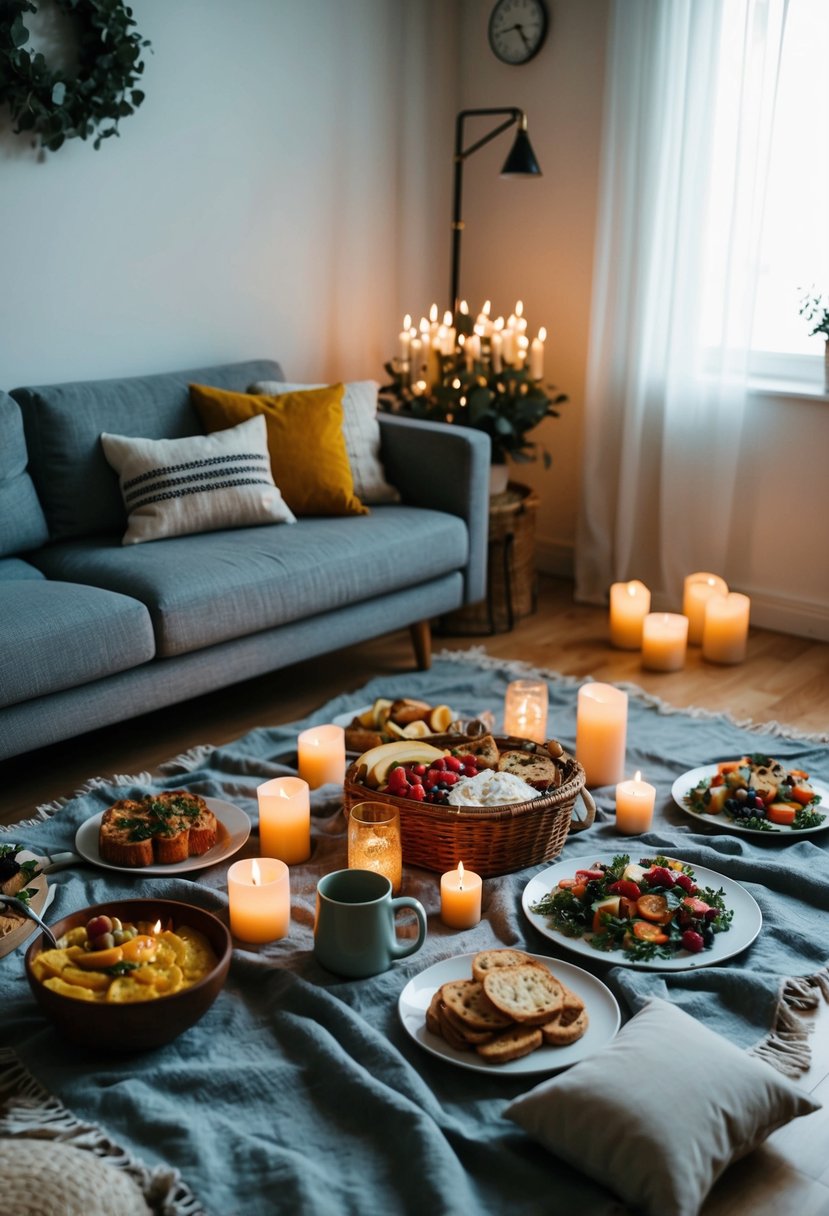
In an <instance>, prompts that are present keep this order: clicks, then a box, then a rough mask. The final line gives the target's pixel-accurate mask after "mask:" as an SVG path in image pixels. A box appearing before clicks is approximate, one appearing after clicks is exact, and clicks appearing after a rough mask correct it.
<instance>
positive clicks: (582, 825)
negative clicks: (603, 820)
mask: <svg viewBox="0 0 829 1216" xmlns="http://www.w3.org/2000/svg"><path fill="white" fill-rule="evenodd" d="M579 794H580V796H581V799H582V802H583V803H584V805H585V808H586V810H587V813H586V815H585V816H584V818H581V819H576V818H575V816H572V817H571V819H570V831H571V832H584V831H586V830H587V828H589V827H592V826H593V820H594V819H595V818H596V803H595V802H594V801H593V795H592V794H591V793H590V792H589V790H587V789H586V788H585V787H584V786H583V787H582V788H581V789H580V790H579ZM573 810H575V804H574V805H573Z"/></svg>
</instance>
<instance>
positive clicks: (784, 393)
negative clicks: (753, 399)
mask: <svg viewBox="0 0 829 1216" xmlns="http://www.w3.org/2000/svg"><path fill="white" fill-rule="evenodd" d="M748 388H749V392H750V393H752V394H754V395H755V396H757V397H790V398H796V399H799V400H803V401H829V393H827V392H826V390H825V389H824V387H823V385H822V384H814V383H812V382H811V381H804V380H792V379H788V378H784V377H782V376H780V377H778V376H752V377H751V378H750V379H749V384H748Z"/></svg>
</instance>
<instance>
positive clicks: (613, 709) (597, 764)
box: [576, 684, 628, 786]
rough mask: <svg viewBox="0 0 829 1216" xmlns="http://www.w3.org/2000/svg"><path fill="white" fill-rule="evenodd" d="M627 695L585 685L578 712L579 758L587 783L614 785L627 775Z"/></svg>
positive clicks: (593, 685)
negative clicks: (625, 773)
mask: <svg viewBox="0 0 829 1216" xmlns="http://www.w3.org/2000/svg"><path fill="white" fill-rule="evenodd" d="M627 721H628V695H627V693H626V692H623V691H622V689H621V688H614V687H613V685H612V684H583V685H582V686H581V688H580V689H579V697H578V708H577V711H576V759H577V760H578V762H579V763H580V764H581V766H582V767H583V768H584V771H585V774H586V777H587V784H588V785H589V786H596V785H613V784H615V783H616V782H617V781H621V780H622V777H623V776H624V772H625V746H626V743H627Z"/></svg>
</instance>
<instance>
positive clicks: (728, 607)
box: [702, 591, 751, 663]
mask: <svg viewBox="0 0 829 1216" xmlns="http://www.w3.org/2000/svg"><path fill="white" fill-rule="evenodd" d="M750 608H751V600H750V599H749V598H748V596H747V595H740V594H739V593H738V592H736V591H731V592H729V594H728V595H723V596H712V597H711V599H710V600H709V601H708V603H707V604H706V605H705V622H704V625H703V631H702V657H703V658H704V659H707V660H708V661H709V662H711V663H742V661H743V659H744V658H745V657H746V644H747V642H748V616H749V611H750Z"/></svg>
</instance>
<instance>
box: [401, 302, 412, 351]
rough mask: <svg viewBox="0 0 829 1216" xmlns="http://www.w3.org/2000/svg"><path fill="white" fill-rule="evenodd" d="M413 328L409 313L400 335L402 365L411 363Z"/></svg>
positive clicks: (404, 320)
mask: <svg viewBox="0 0 829 1216" xmlns="http://www.w3.org/2000/svg"><path fill="white" fill-rule="evenodd" d="M411 328H412V318H411V317H410V316H409V314H408V313H406V315H405V317H404V318H403V328H402V329H401V331H400V335H399V341H400V361H401V362H402V363H408V362H409V344H410V342H411V339H412V334H411Z"/></svg>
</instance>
